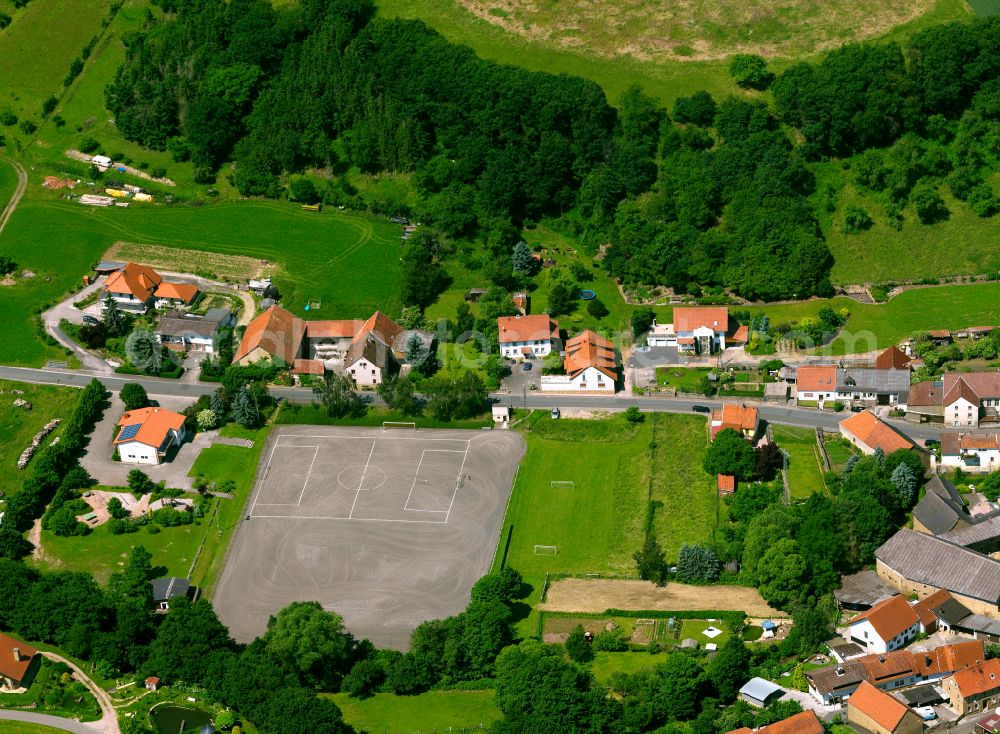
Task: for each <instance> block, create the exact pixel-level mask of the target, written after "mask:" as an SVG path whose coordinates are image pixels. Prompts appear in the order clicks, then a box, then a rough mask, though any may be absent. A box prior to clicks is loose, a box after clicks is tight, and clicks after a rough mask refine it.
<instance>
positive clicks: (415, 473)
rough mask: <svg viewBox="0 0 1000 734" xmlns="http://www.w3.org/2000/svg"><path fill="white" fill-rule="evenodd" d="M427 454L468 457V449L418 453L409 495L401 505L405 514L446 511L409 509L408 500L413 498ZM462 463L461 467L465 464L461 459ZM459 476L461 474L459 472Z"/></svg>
mask: <svg viewBox="0 0 1000 734" xmlns="http://www.w3.org/2000/svg"><path fill="white" fill-rule="evenodd" d="M428 453H435V454H465V455H466V456H468V454H469V449H468V447H466V449H465V451H458V450H456V449H424V450H423V451H421V452H420V461H419V462H417V470H416V471H415V472H414V473H413V484H411V485H410V493H409V494H408V495H406V504H404V505H403V510H404V511H405V512H447V510H411V509H410V498H411V497H412V496H413V490H414V489H416V487H417V480H418V479H419V478H420V467H421V466H423V464H424V455H426V454H428ZM462 463H463V465H464V464H465V460H464V459H463V461H462ZM459 476H461V472H459ZM424 481H425V482H426V481H427V480H424Z"/></svg>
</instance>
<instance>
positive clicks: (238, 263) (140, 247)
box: [104, 241, 279, 281]
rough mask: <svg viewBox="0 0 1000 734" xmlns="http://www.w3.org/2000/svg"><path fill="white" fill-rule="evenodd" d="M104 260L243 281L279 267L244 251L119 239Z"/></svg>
mask: <svg viewBox="0 0 1000 734" xmlns="http://www.w3.org/2000/svg"><path fill="white" fill-rule="evenodd" d="M104 258H105V259H107V260H133V261H135V262H139V263H142V264H143V265H149V266H150V267H152V268H158V269H160V270H169V271H173V272H178V273H194V274H195V275H202V276H204V277H211V278H213V279H216V280H230V281H246V280H249V279H250V278H260V277H262V276H264V275H271V274H273V273H274V272H276V271H277V270H278V269H279V268H278V266H277V265H275V264H274V263H272V262H269V261H267V260H261V259H259V258H255V257H246V256H245V255H221V254H219V253H217V252H205V251H204V250H188V249H180V248H177V247H164V246H163V245H146V244H142V243H139V242H124V241H118V242H116V243H114V244H113V245H111V247H110V249H108V251H107V252H106V253H104Z"/></svg>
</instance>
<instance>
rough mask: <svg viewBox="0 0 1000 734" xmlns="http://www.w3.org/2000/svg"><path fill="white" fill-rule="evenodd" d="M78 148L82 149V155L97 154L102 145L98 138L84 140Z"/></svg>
mask: <svg viewBox="0 0 1000 734" xmlns="http://www.w3.org/2000/svg"><path fill="white" fill-rule="evenodd" d="M78 147H79V148H80V152H81V153H96V152H97V149H98V148H100V147H101V144H100V143H99V142H97V139H96V138H84V139H83V140H81V141H80V145H79V146H78Z"/></svg>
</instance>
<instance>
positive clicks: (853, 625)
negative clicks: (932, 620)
mask: <svg viewBox="0 0 1000 734" xmlns="http://www.w3.org/2000/svg"><path fill="white" fill-rule="evenodd" d="M919 631H920V618H919V617H917V613H916V612H915V611H914V610H913V607H911V606H910V605H909V604H908V603H907V601H906V599H905V598H903V597H902V596H900V595H898V594H897V595H896V596H891V597H889V598H888V599H885V600H883V601H880V602H879V603H878V604H876V605H875V606H873V607H872V608H871V609H869V610H868V611H867V612H862V613H861V614H859V615H858V616H856V617H854V619H852V620H850V621H849V622H848V623H847V629H846V630H845V631H844V639H845V640H847V641H848V642H854V643H857V644H858V645H860V646H861V647H863V648H864V649H865V650H867V651H868V652H875V653H882V652H889V651H890V650H898V649H899V648H901V647H905V646H906V645H908V644H909V643H911V642H913V640H914V639H916V637H917V633H918V632H919Z"/></svg>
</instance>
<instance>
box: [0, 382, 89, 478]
mask: <svg viewBox="0 0 1000 734" xmlns="http://www.w3.org/2000/svg"><path fill="white" fill-rule="evenodd" d="M13 390H21V391H23V392H24V394H23V395H18V394H16V393H14V392H12V391H13ZM18 398H20V399H22V400H27V401H28V402H29V403H31V405H32V408H31V410H25V409H24V408H17V407H15V406H14V404H13V403H14V401H15V400H17V399H18ZM79 398H80V391H79V390H76V389H74V388H71V387H55V386H53V385H31V384H28V383H24V382H10V381H8V380H0V468H2V471H0V492H5V493H7V494H11V493H13V492H16V491H17V490H18V489H19V488H20V486H21V481H22V480H23V479H24V472H22V471H20V470H18V468H17V460H18V457H20V456H21V452H22V451H24V449H25V448H27V447H28V446H29V445H30V444H31V439H32V438H34V436H35V434H36V433H37V432H38V430H39V429H40V428H41V427H42V426H44V425H45V424H46V423H48V422H49V421H50V420H52V419H53V418H60V419H62V420H65V419H66V418H68V417H69V416H70V414H71V413H72V412H73V408H74V407H76V403H77V401H78V400H79ZM61 432H62V427H61V426H60V427H57V428H56V429H55V430H54V431H53V432H52V433H50V434H49V435H48V436H47V437H46V438H45V440H44V441H43V442H42V446H48V445H49V443H50V442H51V441H52V440H53V439H54V438H55V437H56V436H58V435H59V434H60V433H61ZM32 461H34V459H32ZM30 467H31V463H30V462H29V463H28V468H30Z"/></svg>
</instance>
